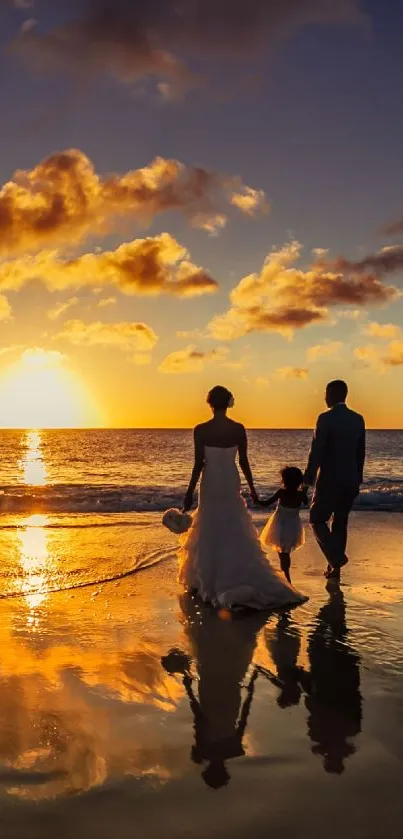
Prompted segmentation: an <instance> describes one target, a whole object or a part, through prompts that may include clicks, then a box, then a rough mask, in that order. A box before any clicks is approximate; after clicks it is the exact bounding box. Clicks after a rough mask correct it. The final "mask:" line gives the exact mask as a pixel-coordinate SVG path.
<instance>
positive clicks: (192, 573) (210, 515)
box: [179, 386, 308, 609]
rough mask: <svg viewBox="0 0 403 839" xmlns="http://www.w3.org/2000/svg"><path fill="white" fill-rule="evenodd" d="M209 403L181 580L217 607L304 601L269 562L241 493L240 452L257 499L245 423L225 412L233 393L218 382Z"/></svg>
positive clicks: (198, 439) (198, 438)
mask: <svg viewBox="0 0 403 839" xmlns="http://www.w3.org/2000/svg"><path fill="white" fill-rule="evenodd" d="M207 402H208V403H209V405H210V407H211V409H212V411H213V419H211V420H210V421H209V422H205V423H203V424H202V425H198V426H197V427H196V428H195V431H194V442H195V463H194V468H193V472H192V476H191V479H190V483H189V488H188V491H187V493H186V496H185V501H184V511H188V510H190V508H191V507H192V504H193V496H194V492H195V489H196V486H197V483H198V481H199V478H200V476H202V479H201V485H200V497H199V507H198V509H197V511H196V513H195V515H194V517H193V523H192V526H191V528H190V530H189V531H188V532H187V533H186V534H185V536H183V537H182V539H181V547H180V550H179V562H180V571H179V579H180V582H181V583H182V584H183V585H184V587H185V588H186V589H187V590H188V591H192V592H197V593H198V594H199V596H200V597H201V598H202V599H203V600H204V601H205V602H209V603H212V604H213V605H214V606H216V607H217V608H229V609H231V608H234V607H250V608H255V609H275V608H279V607H281V606H291V605H294V604H298V603H303V602H304V601H306V600H307V599H308V598H306V597H304V596H303V595H302V594H300V593H299V592H298V591H296V590H295V589H294V588H293V587H292V586H291V585H290V584H289V583H287V582H286V581H285V580H284V578H283V577H280V575H279V574H277V572H276V571H275V570H274V568H272V566H271V565H270V562H269V560H268V558H267V556H266V555H265V553H264V551H263V550H262V548H261V546H260V543H259V539H258V536H257V533H256V530H255V527H254V524H253V521H252V517H251V516H250V514H249V512H248V510H247V507H246V504H245V501H244V500H243V498H242V496H241V492H240V491H241V483H240V476H239V472H238V468H237V465H236V456H237V455H239V465H240V468H241V470H242V472H243V474H244V476H245V478H246V481H247V483H248V486H249V489H250V492H251V497H252V500H253V501H255V502H256V501H258V496H257V493H256V490H255V487H254V484H253V477H252V472H251V469H250V466H249V462H248V455H247V437H246V432H245V428H244V426H243V425H241V424H240V423H238V422H234V421H233V420H230V419H229V418H228V417H227V410H228V408H231V407H232V406H233V404H234V400H233V397H232V394H231V393H230V392H229V391H228V390H227V389H226V388H224V387H221V386H217V387H214V388H213V389H212V390H211V391H210V393H209V394H208V397H207Z"/></svg>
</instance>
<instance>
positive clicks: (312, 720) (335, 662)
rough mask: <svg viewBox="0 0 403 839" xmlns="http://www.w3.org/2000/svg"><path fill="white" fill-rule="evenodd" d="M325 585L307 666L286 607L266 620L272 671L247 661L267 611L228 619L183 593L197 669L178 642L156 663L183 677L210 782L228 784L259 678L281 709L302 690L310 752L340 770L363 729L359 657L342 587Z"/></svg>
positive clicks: (197, 755) (199, 757) (197, 758)
mask: <svg viewBox="0 0 403 839" xmlns="http://www.w3.org/2000/svg"><path fill="white" fill-rule="evenodd" d="M328 590H329V601H328V603H327V604H326V605H325V606H323V607H322V608H321V609H320V611H319V613H318V615H317V616H316V620H315V624H314V628H313V630H312V631H311V632H310V634H309V636H308V658H309V663H310V668H309V671H308V670H305V669H304V668H302V667H300V666H299V665H298V663H297V660H298V655H299V650H300V643H301V642H300V634H299V629H298V625H297V624H296V623H294V622H293V621H292V618H291V617H290V615H289V614H287V613H284V614H281V615H279V616H277V617H273V618H272V620H271V621H269V623H268V625H267V627H266V629H265V641H266V645H267V648H268V650H269V652H270V654H271V658H272V660H273V662H274V665H275V667H276V671H277V673H276V674H273V673H271V672H270V671H269V670H267V669H266V668H263V667H260V666H258V665H257V666H254V665H253V655H254V651H255V647H256V640H257V635H258V633H259V631H260V630H261V628H262V627H263V625H264V623H265V621H266V619H267V615H264V613H263V612H262V611H260V612H259V611H257V612H255V613H252V614H250V615H248V616H247V617H245V616H243V617H241V618H235V619H234V618H232V619H231V620H226V619H225V615H223V614H222V613H220V612H219V611H218V612H217V611H215V610H213V609H208V608H204V609H200V607H199V604H198V601H197V599H195V598H193V597H191V596H190V595H183V596H182V599H181V606H182V610H183V614H184V616H185V619H186V633H187V635H188V637H189V640H190V646H191V650H192V655H193V658H194V662H195V664H196V669H197V675H195V674H193V673H192V658H190V657H189V656H188V655H186V654H185V653H183V652H181V651H180V650H171V652H170V653H169V654H168V655H167V656H165V657H164V658H163V659H162V665H163V667H164V668H165V670H166V671H167V672H168V673H170V674H171V675H175V674H176V675H177V674H180V676H181V677H182V680H183V685H184V688H185V691H186V694H187V696H188V699H189V703H190V708H191V711H192V714H193V719H194V745H193V747H192V750H191V758H192V760H193V762H194V763H196V764H199V765H200V766H202V767H203V770H202V778H203V780H204V781H205V783H206V784H207V785H208V786H210V787H212V788H214V789H218V788H220V787H223V786H225V785H226V784H228V782H229V780H230V774H229V771H228V768H227V765H226V761H228V760H230V759H233V758H236V757H242V756H243V755H244V754H245V751H244V747H243V737H244V734H245V730H246V726H247V723H248V717H249V712H250V709H251V705H252V701H253V696H254V691H255V687H256V682H257V680H258V679H259V678H268V679H269V680H270V681H271V682H272V684H274V685H275V687H276V688H277V689H278V696H277V705H278V707H279V708H281V709H286V708H288V707H290V706H293V705H294V706H295V705H298V704H299V702H300V700H301V697H302V696H304V697H305V708H306V711H307V721H306V722H307V734H308V737H309V739H310V740H311V743H312V746H311V750H312V753H313V754H315V755H318V756H320V757H321V758H322V765H323V768H324V770H325V771H326V772H330V773H335V774H341V773H342V772H343V771H344V769H345V765H344V763H345V760H346V759H347V758H348V757H349V756H351V755H353V754H354V753H355V746H354V744H353V743H352V742H351V740H352V739H353V738H355V737H356V736H357V735H358V734H359V732H360V731H361V720H362V697H361V692H360V659H359V656H358V654H357V653H356V652H355V651H354V650H353V649H352V648H351V646H350V645H349V644H348V630H347V626H346V617H345V613H346V607H345V602H344V597H343V594H342V592H341V591H340V589H339V587H338V586H337V585H336V586H335V585H334V583H329V589H328ZM227 617H228V615H227ZM251 665H252V667H251ZM248 671H249V672H248ZM250 671H251V672H250ZM245 680H246V682H245ZM195 684H196V685H197V688H195ZM268 759H270V758H268Z"/></svg>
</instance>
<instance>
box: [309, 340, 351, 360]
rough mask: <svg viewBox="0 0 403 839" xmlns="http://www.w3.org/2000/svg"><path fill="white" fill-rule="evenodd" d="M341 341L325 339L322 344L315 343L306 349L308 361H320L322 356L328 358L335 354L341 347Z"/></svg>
mask: <svg viewBox="0 0 403 839" xmlns="http://www.w3.org/2000/svg"><path fill="white" fill-rule="evenodd" d="M342 346H343V344H342V342H341V341H325V343H324V344H315V346H313V347H309V348H308V349H307V351H306V357H307V359H308V361H320V360H321V359H322V358H329V357H330V356H333V355H337V354H338V353H339V352H340V350H341V349H342Z"/></svg>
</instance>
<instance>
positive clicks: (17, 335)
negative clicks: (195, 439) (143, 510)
mask: <svg viewBox="0 0 403 839" xmlns="http://www.w3.org/2000/svg"><path fill="white" fill-rule="evenodd" d="M0 18H1V58H0V60H1V74H0V79H1V82H0V110H1V114H2V134H1V151H2V153H1V157H0V178H1V184H2V190H1V193H0V259H1V262H0V286H1V288H0V319H1V338H0V426H2V427H4V426H6V427H7V426H8V427H9V426H20V427H21V426H24V425H28V426H31V425H32V426H34V427H37V426H39V425H44V426H58V425H62V426H63V425H89V426H92V425H107V426H117V427H126V426H134V427H143V426H149V427H164V426H171V427H172V426H173V427H183V426H190V425H192V424H194V423H195V422H197V421H199V420H202V419H203V418H204V417H205V416H207V412H206V405H205V395H206V392H207V390H208V389H209V388H210V387H211V386H212V385H214V384H218V383H220V384H224V385H226V386H227V387H229V388H230V389H231V390H232V391H233V392H234V395H235V402H236V410H235V411H234V416H237V417H238V418H239V419H241V420H243V421H244V422H245V423H246V424H247V425H248V426H250V427H310V426H311V425H312V423H313V421H314V418H315V415H316V414H317V412H318V410H320V409H322V404H323V390H324V385H325V383H326V380H328V379H330V378H336V377H337V378H339V377H342V378H346V379H347V380H348V382H349V385H350V391H351V399H350V403H351V405H352V406H353V407H356V408H357V409H359V410H361V411H363V412H364V413H365V415H366V418H367V423H368V425H369V426H372V427H381V428H385V427H392V428H393V427H395V428H401V427H402V426H403V419H402V418H403V387H402V385H403V299H402V297H401V295H402V291H403V283H402V276H403V177H402V176H403V153H402V136H403V112H402V109H401V98H402V85H403V53H402V49H401V40H402V32H403V6H402V3H401V1H400V0H387V2H386V1H385V0H337V2H336V0H298V2H296V0H183V2H179V3H178V2H177V0H113V2H109V0H57V2H51V0H32V2H30V0H0ZM34 403H36V407H35V410H34V409H33V407H32V406H33V405H34Z"/></svg>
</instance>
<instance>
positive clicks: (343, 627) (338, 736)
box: [305, 584, 362, 774]
mask: <svg viewBox="0 0 403 839" xmlns="http://www.w3.org/2000/svg"><path fill="white" fill-rule="evenodd" d="M328 590H329V602H328V603H326V605H325V606H323V607H322V608H321V609H320V610H319V612H318V614H317V618H316V626H315V628H314V630H313V631H312V632H311V634H310V636H309V643H308V652H309V660H310V682H311V685H310V692H309V695H308V696H307V698H306V700H305V704H306V708H307V711H308V720H307V725H308V734H309V737H310V739H311V740H312V743H313V745H312V752H313V753H314V754H316V755H320V756H321V757H322V759H323V768H324V769H325V771H326V772H332V773H336V774H341V773H342V772H344V770H345V760H346V759H347V758H348V757H350V756H351V755H353V754H355V751H356V746H355V744H354V743H352V742H351V740H352V739H354V738H355V737H357V735H358V734H359V733H360V731H361V721H362V696H361V692H360V657H359V655H358V653H357V652H355V650H354V649H353V648H352V647H351V646H350V644H349V631H348V629H347V624H346V604H345V600H344V595H343V593H342V591H341V589H340V588H339V587H338V586H337V585H336V586H335V585H334V584H333V585H332V584H330V585H329V587H328Z"/></svg>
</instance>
